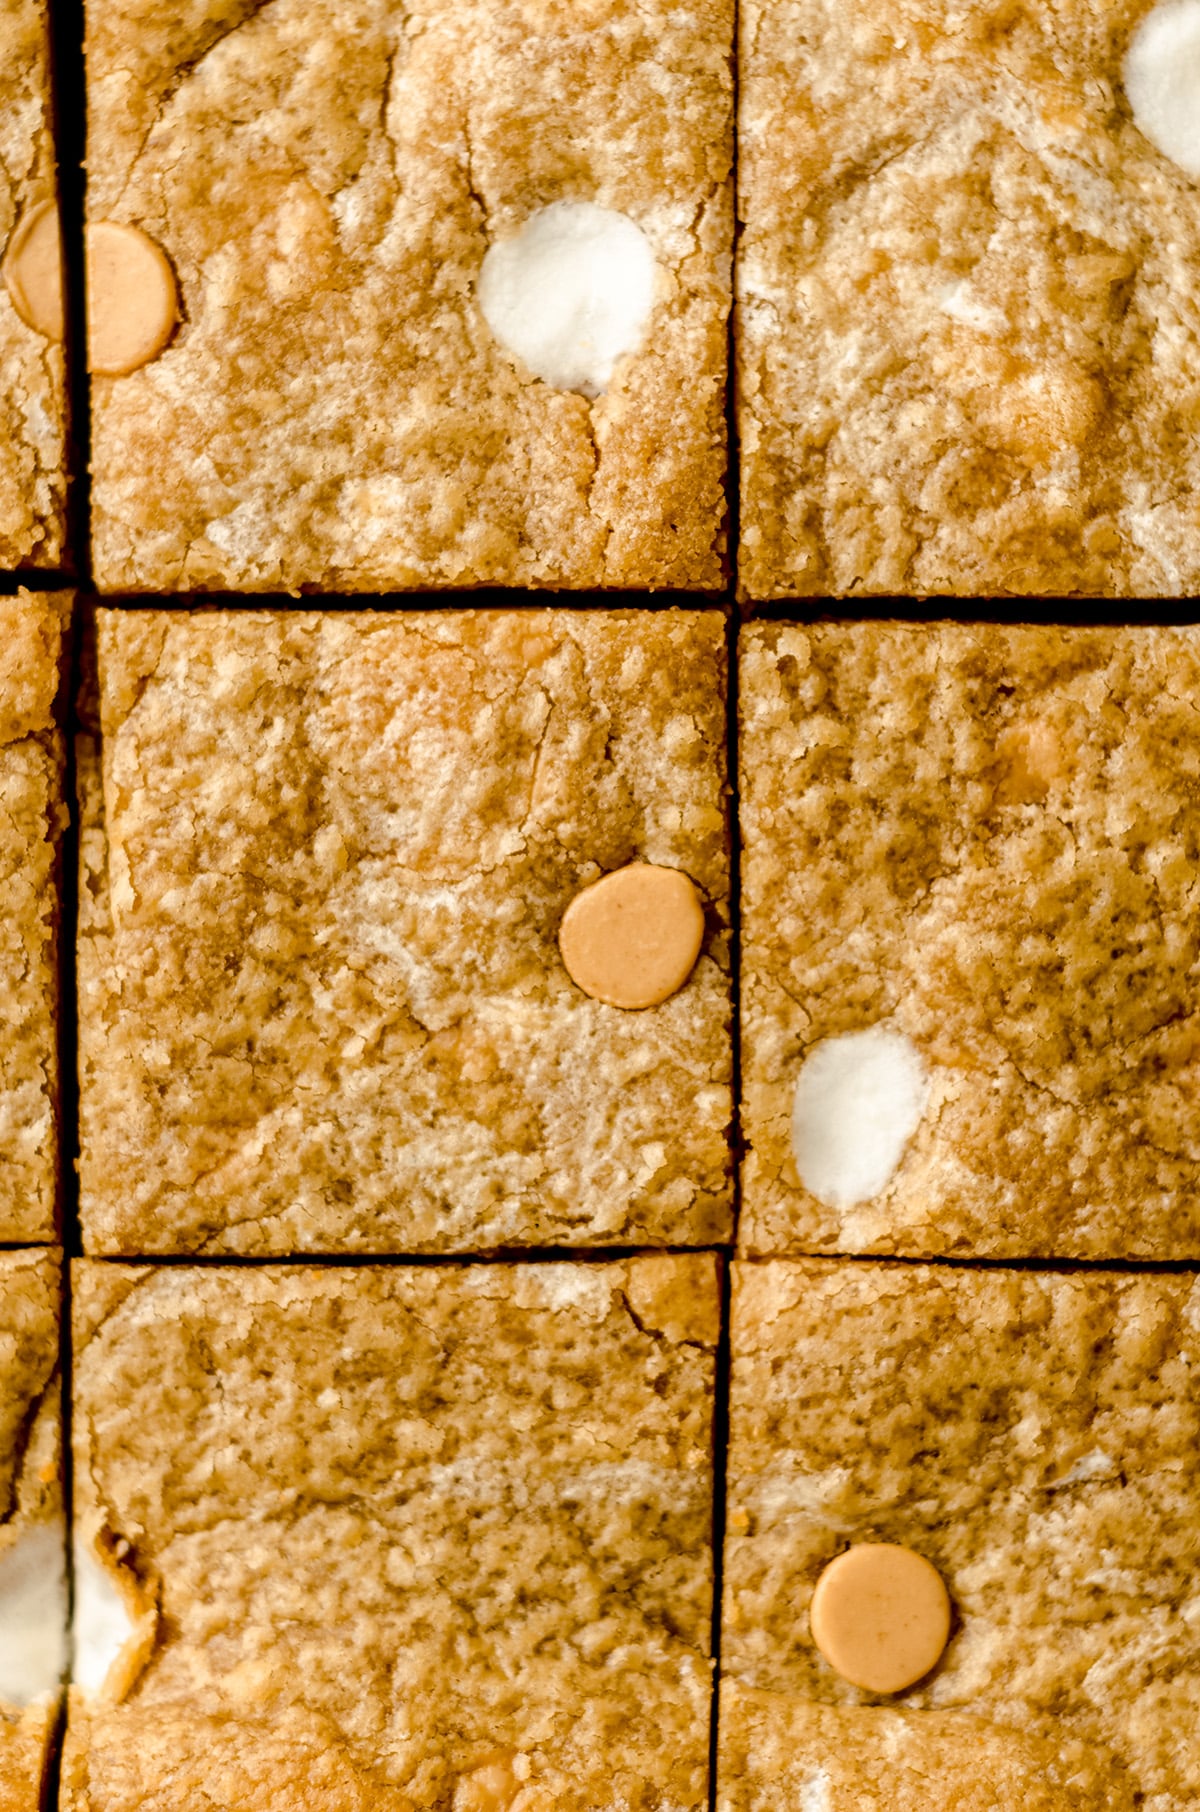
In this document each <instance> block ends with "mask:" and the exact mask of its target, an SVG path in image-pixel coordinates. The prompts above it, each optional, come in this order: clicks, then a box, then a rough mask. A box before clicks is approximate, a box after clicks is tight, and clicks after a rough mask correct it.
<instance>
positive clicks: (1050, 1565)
mask: <svg viewBox="0 0 1200 1812" xmlns="http://www.w3.org/2000/svg"><path fill="white" fill-rule="evenodd" d="M732 1355H733V1361H732V1362H733V1379H732V1386H731V1410H730V1453H729V1487H728V1517H727V1531H728V1534H727V1541H726V1549H725V1615H724V1619H723V1635H722V1650H721V1654H722V1671H723V1676H724V1679H725V1681H726V1682H727V1686H726V1688H725V1693H726V1698H725V1711H726V1714H727V1718H726V1727H725V1735H724V1748H725V1759H724V1761H723V1763H722V1769H723V1775H724V1782H723V1787H722V1797H723V1800H724V1803H725V1804H726V1805H727V1806H729V1807H730V1808H743V1809H745V1812H749V1808H751V1807H755V1806H757V1807H760V1808H762V1809H763V1812H765V1809H766V1808H767V1807H769V1806H772V1805H783V1804H788V1805H793V1806H794V1805H796V1804H797V1803H798V1804H800V1805H801V1806H804V1805H806V1804H808V1803H811V1804H812V1805H815V1806H819V1807H821V1808H822V1809H823V1812H856V1809H857V1808H859V1807H875V1806H878V1807H880V1808H883V1807H889V1808H890V1807H892V1806H893V1805H899V1806H903V1807H906V1808H907V1807H908V1806H909V1805H915V1806H924V1805H927V1804H929V1803H937V1804H943V1803H944V1804H958V1803H959V1801H958V1799H957V1797H956V1793H957V1791H959V1790H961V1791H963V1793H964V1799H963V1801H962V1803H963V1804H966V1805H968V1806H972V1807H974V1806H976V1805H978V1806H980V1807H983V1806H990V1805H992V1804H1003V1803H1032V1804H1034V1805H1037V1806H1039V1807H1040V1806H1043V1805H1045V1806H1046V1807H1048V1808H1049V1807H1062V1808H1067V1807H1076V1806H1078V1807H1080V1808H1082V1807H1084V1806H1101V1805H1103V1806H1113V1807H1119V1808H1126V1807H1132V1806H1133V1805H1135V1804H1136V1805H1142V1806H1153V1807H1155V1808H1156V1809H1157V1812H1182V1809H1183V1808H1190V1807H1193V1806H1195V1805H1196V1804H1197V1802H1198V1800H1200V1756H1198V1753H1197V1750H1196V1746H1195V1742H1194V1740H1193V1736H1192V1732H1193V1731H1194V1729H1195V1727H1196V1725H1195V1720H1196V1715H1197V1710H1198V1708H1200V1646H1198V1645H1197V1639H1196V1614H1197V1613H1196V1597H1195V1578H1196V1566H1197V1560H1198V1558H1200V1477H1198V1475H1197V1470H1196V1467H1195V1465H1194V1463H1193V1454H1194V1451H1195V1446H1196V1442H1197V1440H1198V1439H1200V1409H1198V1407H1197V1401H1196V1392H1195V1382H1194V1381H1195V1375H1196V1370H1197V1365H1198V1364H1200V1280H1197V1278H1196V1277H1195V1276H1192V1275H1186V1274H1169V1273H1163V1272H1145V1273H1142V1274H1138V1275H1118V1274H1114V1273H1105V1272H1097V1271H1091V1272H1078V1273H1074V1274H1067V1273H1061V1272H1034V1271H1005V1270H1000V1269H994V1270H986V1271H985V1270H978V1269H971V1268H968V1267H956V1266H916V1265H881V1264H865V1263H861V1262H854V1261H847V1260H838V1261H831V1260H821V1259H812V1260H802V1261H788V1260H772V1261H769V1262H759V1263H751V1264H742V1265H739V1266H737V1267H735V1276H734V1290H733V1309H732ZM865 1543H894V1544H898V1545H900V1546H902V1547H905V1548H908V1549H910V1550H913V1551H915V1552H916V1553H917V1554H919V1555H921V1556H922V1557H923V1558H924V1559H925V1560H926V1561H928V1562H930V1563H932V1565H933V1566H934V1567H935V1568H936V1569H937V1570H938V1572H939V1573H940V1575H941V1577H942V1579H943V1581H944V1583H945V1586H946V1588H947V1589H948V1591H949V1594H950V1600H951V1606H952V1611H953V1620H952V1625H951V1634H950V1639H949V1644H948V1646H947V1647H946V1649H945V1652H944V1654H943V1656H942V1658H941V1661H940V1663H938V1664H936V1665H935V1666H934V1668H933V1670H932V1672H930V1673H928V1674H927V1675H926V1677H924V1678H922V1679H920V1680H918V1681H917V1683H916V1684H915V1685H914V1686H912V1687H911V1688H910V1689H908V1690H905V1691H901V1692H899V1693H897V1694H894V1695H890V1696H884V1695H879V1694H872V1693H870V1692H866V1691H864V1690H862V1689H860V1688H859V1687H857V1686H853V1685H851V1684H850V1683H849V1682H848V1681H847V1680H846V1679H844V1678H841V1677H839V1675H838V1674H837V1673H835V1671H834V1670H833V1668H832V1667H831V1666H830V1665H829V1663H828V1662H827V1661H826V1660H825V1659H824V1658H823V1656H822V1655H821V1653H819V1652H818V1650H817V1648H816V1646H815V1644H814V1642H813V1640H812V1636H811V1633H810V1629H809V1618H808V1611H809V1606H810V1602H811V1600H812V1595H813V1588H814V1585H815V1583H816V1581H817V1579H818V1577H819V1576H820V1574H821V1572H822V1570H823V1569H824V1567H825V1566H826V1565H827V1564H828V1563H829V1562H830V1561H832V1560H833V1559H834V1557H835V1556H837V1555H838V1554H839V1553H841V1552H843V1551H844V1550H846V1549H848V1548H849V1547H851V1546H855V1545H858V1544H865ZM730 1684H731V1685H732V1686H733V1688H734V1690H730V1689H729V1688H730ZM818 1708H820V1709H818ZM981 1723H982V1728H981ZM756 1729H758V1730H759V1732H760V1736H755V1734H754V1733H755V1730H756ZM789 1733H790V1734H789ZM760 1737H761V1743H760ZM747 1743H749V1744H750V1745H751V1746H752V1747H753V1748H755V1749H756V1751H757V1762H756V1765H755V1766H756V1769H757V1771H758V1772H757V1775H753V1774H752V1775H750V1776H747V1775H745V1774H744V1773H743V1772H742V1759H743V1758H744V1755H745V1749H746V1745H747ZM781 1755H786V1756H787V1757H788V1764H787V1765H788V1767H789V1768H791V1769H793V1770H794V1775H793V1779H794V1780H795V1784H796V1786H797V1789H798V1791H799V1795H800V1796H799V1799H798V1801H797V1800H795V1799H787V1798H783V1797H779V1796H777V1794H776V1792H775V1790H774V1789H772V1788H771V1787H770V1785H769V1783H770V1779H771V1774H772V1757H773V1756H774V1757H776V1758H778V1757H780V1756H781ZM1052 1755H1053V1757H1054V1760H1053V1764H1052V1765H1047V1764H1048V1763H1049V1762H1050V1758H1051V1756H1052ZM923 1774H927V1775H929V1776H931V1777H932V1779H933V1781H934V1782H935V1783H936V1785H937V1787H938V1788H940V1792H936V1793H935V1792H932V1791H931V1795H930V1799H929V1800H925V1801H923V1800H921V1799H920V1798H919V1796H918V1795H917V1792H916V1788H917V1786H918V1785H919V1783H920V1780H921V1778H922V1775H923ZM822 1775H824V1776H825V1778H824V1780H822ZM797 1776H798V1777H799V1779H796V1777H797ZM1014 1777H1015V1778H1014ZM1043 1777H1044V1784H1043V1785H1042V1786H1041V1787H1040V1788H1039V1787H1038V1786H1036V1784H1035V1783H1036V1782H1037V1781H1038V1780H1039V1779H1042V1778H1043ZM785 1778H786V1771H785ZM805 1781H807V1783H808V1785H807V1786H805V1785H804V1783H805ZM893 1781H899V1782H900V1783H901V1785H902V1786H903V1791H901V1790H900V1787H898V1788H897V1797H896V1799H895V1800H893V1799H891V1798H890V1797H889V1796H888V1793H887V1791H885V1790H884V1788H883V1787H881V1785H880V1783H881V1782H882V1783H885V1784H887V1783H891V1782H893ZM985 1789H988V1790H989V1791H990V1792H991V1793H992V1794H993V1796H994V1797H992V1798H989V1797H987V1794H986V1793H985V1791H984V1790H985ZM1052 1789H1053V1791H1052ZM805 1791H807V1792H808V1793H809V1794H810V1801H806V1800H805V1798H804V1792H805ZM1006 1792H1008V1793H1012V1794H1014V1795H1015V1797H1013V1798H1012V1799H1010V1800H1008V1801H1006V1799H1005V1797H1004V1796H1005V1793H1006ZM1025 1792H1028V1794H1029V1799H1028V1802H1026V1801H1025V1800H1024V1799H1022V1798H1021V1794H1023V1793H1025ZM1039 1792H1041V1793H1042V1794H1043V1796H1044V1797H1042V1798H1038V1793H1039ZM972 1793H974V1794H975V1797H974V1798H972V1797H971V1794H972Z"/></svg>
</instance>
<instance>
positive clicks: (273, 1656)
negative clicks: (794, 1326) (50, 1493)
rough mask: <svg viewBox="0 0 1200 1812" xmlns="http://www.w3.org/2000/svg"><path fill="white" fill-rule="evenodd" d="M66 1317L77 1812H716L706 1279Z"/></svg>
mask: <svg viewBox="0 0 1200 1812" xmlns="http://www.w3.org/2000/svg"><path fill="white" fill-rule="evenodd" d="M75 1286H76V1287H75V1315H76V1355H75V1371H74V1393H75V1409H76V1419H75V1443H76V1445H75V1461H76V1474H75V1479H76V1503H77V1507H78V1512H77V1513H78V1538H79V1541H80V1543H81V1550H82V1552H81V1560H80V1570H79V1573H78V1576H77V1588H76V1597H77V1605H78V1604H79V1603H80V1602H83V1603H84V1604H87V1603H88V1602H89V1601H90V1600H91V1598H92V1596H93V1595H94V1594H96V1593H97V1592H98V1593H99V1594H100V1595H101V1596H104V1595H105V1594H110V1593H111V1592H112V1591H113V1590H114V1588H115V1590H116V1591H117V1592H118V1593H120V1594H121V1595H122V1596H123V1597H124V1598H125V1601H126V1603H127V1605H128V1607H129V1615H128V1618H127V1621H126V1623H125V1631H124V1640H121V1639H120V1638H121V1631H120V1630H119V1629H117V1631H116V1637H115V1639H114V1638H113V1636H112V1635H111V1632H110V1636H109V1637H108V1638H106V1640H105V1642H104V1643H102V1644H101V1645H100V1646H99V1648H97V1649H94V1650H93V1651H91V1652H90V1653H89V1654H88V1655H87V1656H86V1657H85V1658H83V1662H82V1665H79V1664H77V1668H76V1680H77V1681H78V1680H79V1678H80V1675H81V1673H86V1675H87V1679H88V1682H89V1683H88V1685H87V1686H84V1687H80V1686H78V1685H77V1686H76V1687H75V1688H74V1689H73V1691H72V1695H71V1712H70V1728H69V1733H68V1740H67V1753H66V1757H65V1764H64V1780H65V1783H66V1792H65V1798H64V1805H65V1807H66V1808H69V1809H70V1812H134V1808H137V1809H138V1812H142V1809H143V1808H151V1807H152V1808H158V1807H160V1806H164V1807H165V1806H166V1805H168V1804H174V1805H179V1804H186V1803H191V1802H192V1800H193V1799H195V1798H200V1799H201V1800H202V1801H203V1803H205V1804H208V1803H211V1804H214V1805H222V1806H225V1805H228V1806H234V1805H236V1806H238V1807H246V1808H255V1807H259V1806H262V1807H267V1806H270V1807H272V1808H279V1807H285V1808H289V1809H291V1808H295V1809H296V1812H299V1809H300V1808H304V1809H305V1812H313V1808H317V1809H318V1812H323V1809H324V1808H326V1807H328V1808H330V1812H333V1808H342V1809H343V1812H344V1808H346V1807H354V1808H362V1809H364V1812H365V1809H366V1808H371V1809H372V1812H384V1809H387V1812H402V1808H403V1807H405V1806H409V1807H411V1806H414V1805H445V1806H447V1807H450V1806H451V1805H453V1806H454V1807H456V1808H458V1809H459V1812H502V1809H503V1808H509V1809H510V1812H550V1809H551V1808H556V1809H557V1812H590V1809H591V1808H593V1807H595V1806H596V1805H600V1804H611V1803H613V1802H614V1800H615V1801H617V1802H618V1803H620V1804H623V1805H628V1806H630V1807H637V1808H639V1809H641V1812H668V1809H669V1808H682V1809H687V1812H699V1808H701V1807H702V1806H703V1805H704V1804H705V1803H706V1792H707V1775H708V1722H709V1698H710V1691H711V1679H710V1663H709V1660H708V1636H709V1618H710V1611H711V1593H712V1571H711V1546H710V1544H711V1510H712V1469H711V1467H712V1451H711V1439H712V1437H711V1416H712V1391H713V1375H714V1355H713V1348H714V1346H715V1342H716V1336H717V1322H718V1284H717V1270H716V1263H715V1261H714V1260H713V1259H712V1258H711V1257H706V1256H700V1255H697V1256H695V1257H684V1258H680V1257H671V1256H666V1255H663V1256H658V1257H642V1258H636V1259H631V1260H629V1261H627V1262H625V1263H621V1264H581V1263H572V1264H553V1265H541V1264H530V1265H520V1266H512V1265H500V1266H495V1265H487V1264H476V1265H470V1266H465V1267H457V1268H453V1269H450V1268H442V1267H434V1266H420V1267H399V1266H389V1267H386V1268H372V1267H357V1266H355V1267H346V1266H336V1267H332V1268H330V1267H321V1268H312V1269H304V1268H301V1267H270V1268H259V1267H254V1268H238V1269H222V1268H206V1269H203V1270H194V1269H190V1268H187V1267H171V1268H164V1269H160V1270H153V1269H147V1268H130V1267H124V1266H113V1265H101V1264H96V1263H89V1262H86V1261H84V1262H83V1263H81V1264H80V1265H79V1266H77V1268H76V1272H75ZM266 1354H269V1355H270V1358H269V1363H266V1364H264V1355H266ZM139 1618H140V1624H139Z"/></svg>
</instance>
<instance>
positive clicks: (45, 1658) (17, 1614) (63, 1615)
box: [0, 1523, 67, 1705]
mask: <svg viewBox="0 0 1200 1812" xmlns="http://www.w3.org/2000/svg"><path fill="white" fill-rule="evenodd" d="M63 1542H64V1538H63V1531H62V1525H61V1524H59V1523H52V1524H49V1525H45V1524H43V1525H42V1527H40V1528H36V1529H30V1530H29V1531H28V1532H27V1533H25V1534H23V1535H21V1536H19V1537H18V1538H17V1540H16V1541H15V1542H14V1543H13V1545H12V1547H11V1548H6V1549H5V1550H4V1551H3V1553H0V1699H5V1700H7V1702H8V1703H9V1704H10V1705H28V1704H29V1703H30V1701H31V1700H33V1699H37V1698H40V1697H41V1695H42V1694H43V1693H46V1692H53V1691H54V1690H55V1688H56V1687H57V1686H58V1685H59V1683H60V1682H61V1680H62V1677H63V1674H64V1672H65V1671H66V1664H67V1569H66V1555H65V1553H64V1545H63Z"/></svg>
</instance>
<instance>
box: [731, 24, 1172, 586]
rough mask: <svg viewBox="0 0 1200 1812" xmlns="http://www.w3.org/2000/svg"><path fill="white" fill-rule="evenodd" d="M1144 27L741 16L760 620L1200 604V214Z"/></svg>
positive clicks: (750, 549)
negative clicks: (1176, 601)
mask: <svg viewBox="0 0 1200 1812" xmlns="http://www.w3.org/2000/svg"><path fill="white" fill-rule="evenodd" d="M1151 4H1152V0H953V3H952V0H858V3H857V4H855V5H846V4H844V0H741V27H740V36H739V43H740V64H741V82H740V92H739V141H738V170H739V186H740V204H739V206H740V213H741V217H742V221H743V223H744V231H743V234H742V237H741V239H740V241H739V257H738V274H737V296H738V316H737V342H738V354H737V364H738V374H737V375H738V384H739V396H740V408H739V435H740V442H741V450H740V460H741V546H740V554H739V560H740V569H741V570H740V580H741V586H742V589H743V592H744V594H745V595H746V596H748V597H751V598H775V597H788V596H815V595H828V596H833V597H853V596H855V595H868V594H894V595H903V594H916V595H918V596H920V595H926V594H937V595H940V594H951V595H954V594H957V595H958V596H960V597H982V596H988V595H990V594H994V593H1014V594H1026V595H1042V594H1050V595H1082V596H1101V597H1188V596H1192V595H1194V594H1195V593H1196V592H1197V591H1200V533H1198V529H1200V506H1198V505H1197V501H1196V500H1197V496H1198V494H1200V282H1198V278H1197V271H1198V270H1200V187H1198V186H1197V184H1196V182H1195V181H1194V180H1193V179H1192V178H1190V177H1189V176H1187V175H1186V174H1185V173H1184V171H1183V170H1181V169H1179V168H1177V167H1176V166H1175V165H1174V164H1172V163H1170V162H1168V160H1167V159H1166V158H1165V157H1163V156H1162V154H1161V153H1160V152H1158V151H1156V150H1155V149H1154V147H1153V146H1152V145H1151V144H1150V143H1149V141H1148V140H1147V139H1145V138H1143V136H1142V134H1141V133H1140V132H1139V131H1138V129H1137V128H1136V127H1135V125H1134V124H1133V120H1132V117H1131V114H1130V110H1129V105H1128V102H1127V101H1126V99H1125V96H1124V94H1123V92H1122V87H1121V69H1122V63H1123V60H1124V56H1125V51H1126V48H1127V46H1128V43H1129V40H1130V37H1131V36H1132V34H1133V31H1134V30H1135V28H1136V26H1137V25H1138V23H1139V21H1140V20H1141V19H1142V18H1143V17H1144V16H1145V14H1146V13H1147V12H1148V11H1149V10H1150V7H1151Z"/></svg>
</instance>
